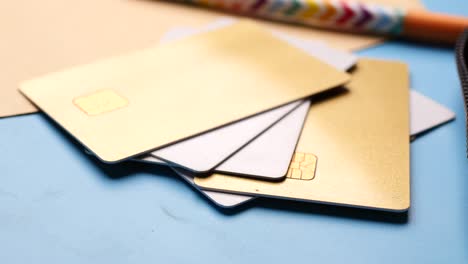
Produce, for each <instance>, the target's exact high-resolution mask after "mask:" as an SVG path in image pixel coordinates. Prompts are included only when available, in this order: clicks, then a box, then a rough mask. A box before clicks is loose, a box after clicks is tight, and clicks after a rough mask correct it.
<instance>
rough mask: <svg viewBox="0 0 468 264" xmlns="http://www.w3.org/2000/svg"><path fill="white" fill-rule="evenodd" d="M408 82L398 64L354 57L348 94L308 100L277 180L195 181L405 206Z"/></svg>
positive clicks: (262, 192) (253, 191) (245, 190)
mask: <svg viewBox="0 0 468 264" xmlns="http://www.w3.org/2000/svg"><path fill="white" fill-rule="evenodd" d="M408 82H409V78H408V70H407V67H406V65H404V64H402V63H397V62H388V61H380V60H369V59H361V60H360V61H359V63H358V64H357V67H356V70H355V72H354V73H353V77H352V81H351V82H350V83H349V85H347V87H348V88H349V91H348V92H346V93H344V94H341V95H339V96H337V97H334V98H332V99H330V100H324V101H320V102H317V103H313V104H312V106H311V108H310V111H309V115H308V117H307V120H306V122H305V126H304V129H303V131H302V134H301V137H300V140H299V143H298V145H297V149H296V155H295V156H294V158H293V160H292V162H291V165H290V168H289V172H288V175H287V178H286V179H285V180H284V181H282V182H265V181H261V180H253V179H247V178H240V177H235V176H229V175H222V174H213V175H211V176H209V177H206V178H202V177H196V178H195V183H196V185H198V186H200V187H202V188H204V189H209V190H220V191H226V192H232V193H242V194H249V195H254V196H268V197H278V198H285V199H295V200H303V201H314V202H321V203H330V204H339V205H347V206H353V207H364V208H373V209H382V210H390V211H404V210H407V209H408V208H409V206H410V152H409V141H408V135H409V133H410V132H409V131H410V130H409V106H408V105H409V99H408V96H409V93H408V91H409V84H408Z"/></svg>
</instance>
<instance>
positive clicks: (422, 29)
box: [178, 0, 468, 44]
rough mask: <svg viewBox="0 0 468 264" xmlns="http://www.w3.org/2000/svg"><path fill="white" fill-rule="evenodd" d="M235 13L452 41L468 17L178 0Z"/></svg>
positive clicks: (302, 3) (354, 6) (292, 0)
mask: <svg viewBox="0 0 468 264" xmlns="http://www.w3.org/2000/svg"><path fill="white" fill-rule="evenodd" d="M178 1H182V2H185V3H191V4H196V5H202V6H206V7H210V8H217V9H222V10H225V11H229V12H234V13H237V14H243V15H248V16H258V17H262V18H267V19H271V20H278V21H286V22H289V23H299V24H303V25H308V26H314V27H323V28H331V29H334V30H344V31H351V32H355V33H370V34H387V35H394V36H404V37H407V38H412V39H417V40H424V41H432V42H440V43H447V44H452V43H455V41H456V39H457V37H458V35H459V34H460V33H461V32H462V31H463V30H464V29H465V28H468V18H465V17H460V16H451V15H445V14H439V13H433V12H428V11H422V10H403V9H399V8H394V7H386V6H381V5H376V4H367V3H362V2H356V1H347V0H178Z"/></svg>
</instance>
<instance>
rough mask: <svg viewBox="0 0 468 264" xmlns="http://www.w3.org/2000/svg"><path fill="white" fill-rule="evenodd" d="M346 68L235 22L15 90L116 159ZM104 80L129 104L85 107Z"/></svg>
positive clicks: (281, 100)
mask: <svg viewBox="0 0 468 264" xmlns="http://www.w3.org/2000/svg"><path fill="white" fill-rule="evenodd" d="M348 80H349V75H348V74H345V73H342V72H340V71H338V70H336V69H334V68H332V67H331V66H328V65H327V64H325V63H322V62H320V61H319V60H317V59H315V58H313V57H311V56H308V55H306V54H305V53H303V52H302V51H300V50H298V49H296V48H294V47H292V46H291V45H289V44H287V43H285V42H284V41H282V40H279V39H277V38H276V37H274V36H273V35H272V34H271V33H270V32H269V31H267V30H263V29H262V28H261V27H259V26H257V25H256V24H255V23H253V22H250V21H241V22H239V23H235V24H233V25H231V26H228V27H225V28H222V29H219V30H216V31H212V32H207V33H203V34H199V35H197V36H194V37H190V38H187V39H184V40H180V41H176V42H174V43H171V44H168V45H159V46H156V47H154V48H150V49H146V50H141V51H138V52H133V53H129V54H126V55H122V56H119V57H113V58H110V59H107V60H101V61H98V62H96V63H93V64H88V65H83V66H78V67H75V68H71V69H69V70H65V71H62V72H57V73H52V74H49V75H46V76H44V77H41V78H37V79H34V80H31V81H27V82H24V83H22V84H21V85H20V90H21V91H22V92H23V94H25V95H26V96H27V97H28V98H29V99H30V100H31V101H33V102H34V103H35V104H36V105H37V106H38V107H39V108H41V109H42V110H43V111H44V112H45V113H47V114H48V115H49V116H50V117H51V118H52V119H54V120H55V121H56V122H57V123H59V124H60V125H61V126H62V127H63V128H64V129H65V130H67V131H68V132H69V133H70V134H72V135H73V136H75V137H76V138H77V139H78V140H79V141H80V142H81V143H82V144H84V145H85V146H86V148H88V149H90V150H91V151H92V152H93V153H95V154H96V155H97V156H98V157H99V158H100V159H102V160H104V161H107V162H117V161H121V160H124V159H127V158H129V157H132V156H136V155H138V154H142V153H145V152H148V151H151V150H154V149H156V148H159V147H162V146H165V145H167V144H170V143H173V142H176V141H179V140H182V139H184V138H187V137H190V136H193V135H196V134H199V133H202V132H204V131H207V130H209V129H213V128H216V127H219V126H222V125H224V124H226V123H229V122H233V121H236V120H240V119H242V118H245V117H247V116H250V115H253V114H256V113H259V112H261V111H265V110H268V109H271V108H273V107H276V106H279V105H282V104H285V103H287V102H291V101H294V100H297V99H300V98H304V97H306V96H309V95H311V94H314V93H317V92H321V91H324V90H327V89H329V88H332V87H335V86H338V85H341V84H343V83H346V82H347V81H348ZM103 87H109V88H112V90H114V91H115V92H116V93H117V94H119V95H120V96H122V97H124V98H126V99H127V100H128V102H129V105H128V106H127V107H124V108H119V109H117V110H115V111H111V112H107V113H106V114H101V115H98V116H93V117H90V116H86V115H83V113H82V111H81V110H80V109H78V108H77V107H76V106H75V105H74V104H73V100H74V99H75V98H76V97H79V96H82V95H86V94H90V93H93V92H95V91H96V90H99V89H102V88H103Z"/></svg>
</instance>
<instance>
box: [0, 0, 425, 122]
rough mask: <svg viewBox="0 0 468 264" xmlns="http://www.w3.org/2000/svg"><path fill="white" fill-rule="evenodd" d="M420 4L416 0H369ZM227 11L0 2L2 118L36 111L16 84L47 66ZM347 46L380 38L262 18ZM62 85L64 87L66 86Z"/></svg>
mask: <svg viewBox="0 0 468 264" xmlns="http://www.w3.org/2000/svg"><path fill="white" fill-rule="evenodd" d="M372 2H381V3H386V4H392V5H398V6H402V7H411V8H419V7H421V4H420V3H419V0H378V1H377V0H373V1H372ZM224 15H226V14H224V13H220V12H215V11H211V10H207V9H203V8H194V7H190V6H187V5H182V4H178V3H177V4H176V3H171V2H164V1H145V0H99V1H96V0H78V1H72V0H41V1H30V0H14V1H2V3H1V4H0V32H1V35H2V41H0V58H1V59H0V69H1V74H0V117H6V116H11V115H18V114H26V113H32V112H35V111H36V108H35V107H34V106H33V105H31V104H30V103H29V102H28V101H27V100H26V99H25V98H24V97H23V96H21V95H20V94H19V92H18V91H17V84H18V83H19V82H20V81H22V80H27V79H31V78H33V77H37V76H40V75H42V74H45V73H48V72H50V71H56V70H59V69H62V68H65V67H70V66H73V65H77V64H82V63H87V62H91V61H93V60H95V59H98V58H103V57H108V56H112V55H116V54H119V53H122V52H126V51H129V50H133V49H139V48H144V47H148V46H151V45H153V44H154V43H156V42H157V40H158V39H159V37H160V36H161V35H162V34H163V33H164V32H165V31H166V30H168V29H169V28H171V27H173V26H180V25H190V26H198V25H201V24H204V23H207V22H210V21H213V20H215V19H217V18H219V17H220V16H224ZM262 23H264V24H266V25H268V26H271V27H275V28H277V29H280V30H284V31H288V33H290V34H292V35H296V36H301V37H305V38H321V39H323V40H326V41H327V42H329V43H330V44H331V45H333V46H335V47H339V48H342V49H345V50H355V49H359V48H363V47H367V46H369V45H372V44H375V43H378V42H379V41H380V40H379V39H376V38H373V37H367V36H366V37H364V36H352V35H346V34H339V33H335V32H327V31H320V30H314V29H309V28H304V27H300V26H291V25H284V24H278V23H272V22H262ZM65 88H66V87H64V89H65Z"/></svg>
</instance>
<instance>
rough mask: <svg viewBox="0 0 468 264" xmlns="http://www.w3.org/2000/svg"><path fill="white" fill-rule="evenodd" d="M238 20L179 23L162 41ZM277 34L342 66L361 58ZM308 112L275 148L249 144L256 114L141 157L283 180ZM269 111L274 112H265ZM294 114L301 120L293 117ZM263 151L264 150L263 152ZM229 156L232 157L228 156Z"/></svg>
mask: <svg viewBox="0 0 468 264" xmlns="http://www.w3.org/2000/svg"><path fill="white" fill-rule="evenodd" d="M234 21H235V20H233V19H221V20H218V21H215V22H214V23H211V24H208V25H207V26H205V27H202V28H200V29H192V28H185V27H179V28H176V29H173V30H171V31H169V32H168V33H167V34H166V35H165V36H164V37H163V38H162V41H163V42H168V41H173V40H175V39H180V38H183V37H187V36H191V35H194V34H198V33H201V32H205V31H209V30H214V29H217V28H219V27H223V26H227V25H229V24H231V23H233V22H234ZM274 34H275V35H276V36H278V37H279V38H281V39H283V40H285V41H287V42H289V43H291V45H294V46H296V47H298V48H300V49H302V50H304V51H305V52H306V53H308V54H310V55H314V56H315V55H318V54H320V56H319V58H320V59H322V60H323V61H324V62H326V63H328V64H330V65H332V66H335V67H336V68H338V69H341V70H347V69H349V68H351V67H352V66H354V64H355V63H356V61H357V57H356V56H354V55H352V54H349V53H345V52H342V51H337V50H333V49H331V48H328V47H326V46H325V45H324V44H322V43H314V42H310V41H303V40H300V39H297V38H293V37H288V36H287V35H285V34H280V33H278V32H276V33H274ZM270 112H271V111H270ZM304 112H307V111H306V110H305V111H298V112H295V113H294V115H293V116H294V117H291V118H290V119H289V122H290V123H294V124H299V122H301V125H300V126H299V125H296V126H291V127H290V128H289V129H284V131H283V136H282V138H284V139H285V140H284V142H281V143H278V146H275V151H271V147H270V146H271V144H268V145H266V146H262V145H259V144H255V147H252V146H250V144H249V145H245V144H246V143H248V140H246V138H247V137H248V136H245V137H242V135H243V133H246V132H254V131H258V130H257V129H254V128H255V124H254V122H258V121H257V120H253V118H249V119H244V120H242V121H239V122H237V123H234V124H232V125H229V126H225V127H223V128H221V129H217V130H213V131H211V132H209V133H206V134H204V135H201V136H197V137H194V138H192V139H190V140H186V141H182V142H180V143H177V144H175V145H171V146H169V147H166V148H164V149H159V150H157V151H154V152H152V153H151V154H149V155H145V156H143V157H140V158H141V159H144V160H145V161H146V162H153V163H158V164H164V161H166V162H167V163H170V165H171V166H179V167H182V168H184V169H187V170H189V171H193V172H196V173H203V172H204V173H206V172H208V171H211V170H212V169H213V168H214V167H216V166H217V167H216V168H215V169H216V171H220V172H225V173H232V174H241V175H244V176H250V177H258V178H264V179H270V180H279V179H281V178H284V177H285V174H286V172H287V167H288V165H289V161H290V160H291V157H292V152H293V150H294V147H295V145H296V142H297V140H298V138H299V133H300V130H301V127H302V123H303V121H304V118H305V115H306V114H307V113H304ZM301 113H302V114H301ZM267 114H268V115H269V114H270V113H269V112H265V113H263V114H261V115H267ZM259 116H260V115H259ZM254 118H255V117H254ZM257 118H258V116H257ZM275 118H276V117H275ZM292 118H294V119H296V120H297V121H294V120H292ZM278 119H279V118H278ZM288 134H289V135H288ZM249 135H250V136H251V138H253V137H254V136H252V135H253V133H249ZM286 138H287V140H286ZM242 143H244V144H242ZM244 146H249V147H248V149H249V151H243V152H242V153H243V154H242V156H238V155H237V154H235V155H234V156H233V157H230V158H229V156H230V155H231V154H233V153H234V152H235V151H237V150H239V149H240V148H241V147H244ZM257 148H259V149H257ZM291 149H292V150H291ZM260 154H262V156H261V155H260ZM254 157H255V158H254ZM227 158H229V159H228V160H226V159H227ZM268 160H270V161H272V160H273V161H276V162H275V164H274V165H273V166H272V165H271V163H268V164H267V162H266V161H268ZM223 161H226V162H223ZM261 161H265V162H261ZM221 162H223V163H221Z"/></svg>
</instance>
